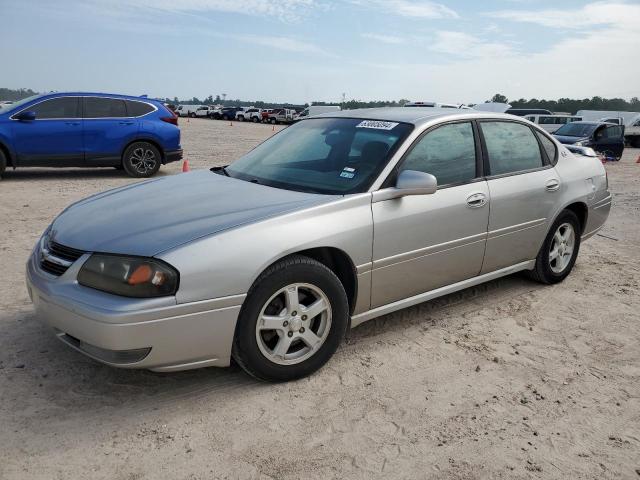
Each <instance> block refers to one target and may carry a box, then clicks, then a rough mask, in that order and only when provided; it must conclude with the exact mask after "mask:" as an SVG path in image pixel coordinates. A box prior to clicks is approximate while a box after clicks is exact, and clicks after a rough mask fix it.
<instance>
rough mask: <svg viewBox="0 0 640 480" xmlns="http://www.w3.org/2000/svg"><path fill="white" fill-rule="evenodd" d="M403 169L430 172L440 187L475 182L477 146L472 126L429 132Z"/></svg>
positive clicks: (407, 158) (451, 125) (406, 161)
mask: <svg viewBox="0 0 640 480" xmlns="http://www.w3.org/2000/svg"><path fill="white" fill-rule="evenodd" d="M401 170H418V171H421V172H425V173H430V174H431V175H434V176H435V177H436V179H437V180H438V185H448V184H451V183H459V182H467V181H469V180H473V179H474V178H475V177H476V145H475V140H474V138H473V128H472V126H471V123H469V122H465V123H454V124H450V125H444V126H442V127H439V128H437V129H435V130H432V131H430V132H429V133H427V134H426V135H425V136H424V137H422V139H421V140H419V141H418V144H417V145H415V146H414V147H413V148H412V150H411V151H410V152H409V154H408V155H407V157H406V159H405V160H404V162H403V164H402V166H401Z"/></svg>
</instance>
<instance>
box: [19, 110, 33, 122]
mask: <svg viewBox="0 0 640 480" xmlns="http://www.w3.org/2000/svg"><path fill="white" fill-rule="evenodd" d="M14 118H15V119H16V120H21V121H25V122H30V121H32V120H35V119H36V112H32V111H24V112H20V113H19V114H17V115H16V116H15V117H14Z"/></svg>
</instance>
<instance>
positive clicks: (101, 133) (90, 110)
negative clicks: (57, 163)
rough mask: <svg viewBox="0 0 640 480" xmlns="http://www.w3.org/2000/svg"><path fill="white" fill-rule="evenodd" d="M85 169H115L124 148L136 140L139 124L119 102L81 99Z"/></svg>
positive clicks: (91, 98)
mask: <svg viewBox="0 0 640 480" xmlns="http://www.w3.org/2000/svg"><path fill="white" fill-rule="evenodd" d="M82 111H83V119H84V148H85V161H86V163H87V165H93V166H112V165H114V166H115V165H119V164H120V162H121V160H122V158H121V157H122V152H123V151H124V148H125V146H126V145H127V144H128V143H130V142H132V141H133V140H135V139H136V137H137V134H138V128H139V122H138V120H137V119H136V118H133V117H130V116H129V114H128V112H127V107H126V103H125V101H124V100H122V99H119V98H106V97H83V109H82Z"/></svg>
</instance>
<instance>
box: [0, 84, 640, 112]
mask: <svg viewBox="0 0 640 480" xmlns="http://www.w3.org/2000/svg"><path fill="white" fill-rule="evenodd" d="M36 93H37V92H34V91H33V90H31V89H30V88H19V89H11V88H2V87H0V100H11V101H16V100H21V99H23V98H26V97H30V96H31V95H36ZM158 100H161V101H163V102H166V103H173V104H196V105H223V106H240V107H249V106H254V107H256V108H295V109H302V108H305V107H307V106H308V105H309V104H308V103H305V104H295V103H278V102H266V101H262V100H241V99H235V100H232V99H226V98H225V99H222V98H221V97H220V95H216V96H215V97H214V96H213V95H209V96H208V97H207V98H204V99H200V98H198V97H192V98H189V99H182V100H181V99H178V97H173V98H160V99H158ZM427 100H431V99H427ZM408 101H409V100H407V99H405V98H401V99H400V100H372V101H365V100H356V99H352V100H348V101H345V102H333V103H327V102H311V105H340V106H341V107H342V108H343V109H344V110H354V109H357V108H377V107H401V106H402V105H404V104H405V103H407V102H408ZM487 102H500V103H509V104H510V105H511V106H512V107H513V108H544V109H547V110H551V111H552V112H567V113H576V112H577V111H578V110H616V111H622V112H625V111H627V112H638V111H640V99H638V97H633V98H632V99H631V100H625V99H623V98H603V97H598V96H595V97H592V98H583V99H571V98H560V99H558V100H539V99H537V98H531V99H525V98H520V99H518V100H511V101H509V99H508V98H507V97H506V96H504V95H502V94H499V93H496V94H495V95H494V96H493V97H492V98H491V99H490V100H487Z"/></svg>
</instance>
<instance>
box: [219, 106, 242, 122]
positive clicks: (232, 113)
mask: <svg viewBox="0 0 640 480" xmlns="http://www.w3.org/2000/svg"><path fill="white" fill-rule="evenodd" d="M240 110H241V108H240V107H223V108H222V110H220V118H221V119H222V120H235V118H236V113H237V112H238V111H240Z"/></svg>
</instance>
